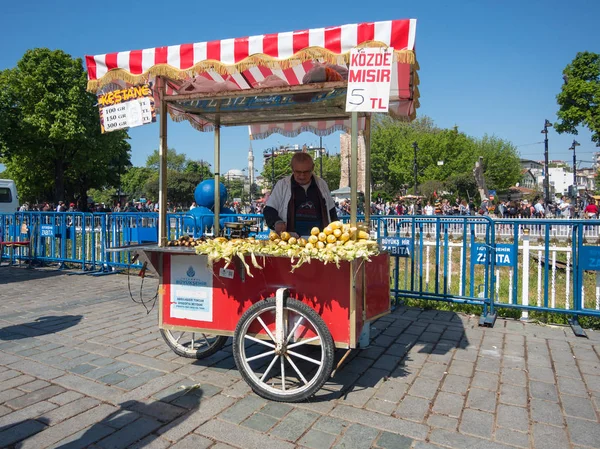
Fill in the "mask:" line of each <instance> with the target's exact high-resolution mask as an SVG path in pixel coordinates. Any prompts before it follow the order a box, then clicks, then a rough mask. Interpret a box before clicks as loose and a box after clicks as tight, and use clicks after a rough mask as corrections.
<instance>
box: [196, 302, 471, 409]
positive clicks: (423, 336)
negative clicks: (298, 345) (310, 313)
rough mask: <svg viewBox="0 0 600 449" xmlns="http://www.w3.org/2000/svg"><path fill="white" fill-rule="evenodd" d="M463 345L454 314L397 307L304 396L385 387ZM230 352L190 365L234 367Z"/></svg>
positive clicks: (320, 397) (324, 397)
mask: <svg viewBox="0 0 600 449" xmlns="http://www.w3.org/2000/svg"><path fill="white" fill-rule="evenodd" d="M468 345H469V341H468V339H467V336H466V334H465V329H464V324H463V322H462V320H461V319H460V316H459V315H458V314H456V313H454V312H449V311H437V310H429V311H423V310H421V309H415V308H410V309H407V308H400V309H398V310H396V311H395V312H394V313H392V314H390V315H387V316H385V317H383V318H380V319H379V320H377V321H376V322H374V323H373V324H372V330H371V342H370V345H369V347H368V348H365V349H353V350H351V351H350V354H349V355H348V357H347V359H346V360H345V361H344V363H343V364H342V365H341V366H340V367H339V368H338V369H337V370H335V371H334V373H335V375H334V376H333V377H331V378H330V379H329V380H328V381H327V382H326V383H325V385H324V386H323V387H322V388H321V390H319V391H318V392H317V393H316V394H315V395H314V396H313V397H312V398H310V399H309V400H308V401H309V402H323V401H329V400H335V399H339V398H342V397H344V398H347V397H348V396H349V395H351V394H355V393H358V392H360V391H361V390H366V389H369V388H374V387H377V388H380V387H381V383H382V382H389V383H390V386H388V387H386V388H385V389H384V390H389V389H390V388H392V384H393V383H396V384H397V383H399V382H404V383H406V382H408V381H409V376H415V375H416V373H417V372H418V370H419V369H420V368H421V366H422V365H423V363H424V361H425V359H428V360H429V361H435V362H437V363H439V367H438V366H436V367H434V368H437V369H440V368H443V365H444V363H445V364H446V365H447V364H448V362H449V361H450V359H451V358H452V356H453V353H454V351H455V350H461V349H465V348H466V347H467V346H468ZM231 351H232V348H231V345H230V344H228V345H226V346H225V347H224V348H223V349H222V350H221V351H218V352H217V353H215V354H213V355H211V356H210V357H207V358H204V359H200V360H195V361H194V362H193V364H194V365H198V366H205V367H208V368H209V369H217V370H219V371H221V372H223V371H227V370H233V369H236V367H235V362H234V360H233V357H232V353H231ZM258 352H260V347H259V348H258ZM345 353H346V350H343V349H337V350H336V352H335V364H338V363H339V361H340V360H341V359H342V358H343V357H344V355H345ZM300 365H301V364H300V363H299V364H298V366H300ZM334 368H335V365H334ZM274 370H275V371H276V369H274ZM290 371H291V369H290ZM442 372H443V370H442ZM275 374H276V373H275ZM411 380H412V379H410V381H411ZM394 381H395V382H394Z"/></svg>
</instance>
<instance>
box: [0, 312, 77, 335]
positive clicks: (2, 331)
mask: <svg viewBox="0 0 600 449" xmlns="http://www.w3.org/2000/svg"><path fill="white" fill-rule="evenodd" d="M82 318H83V315H62V316H42V317H39V318H38V319H36V320H35V321H32V322H30V323H22V324H14V325H12V326H6V327H3V328H0V340H8V341H10V340H21V339H24V338H31V337H39V336H40V335H48V334H53V333H55V332H60V331H63V330H65V329H68V328H69V327H73V326H76V325H77V324H78V323H79V322H80V321H81V319H82Z"/></svg>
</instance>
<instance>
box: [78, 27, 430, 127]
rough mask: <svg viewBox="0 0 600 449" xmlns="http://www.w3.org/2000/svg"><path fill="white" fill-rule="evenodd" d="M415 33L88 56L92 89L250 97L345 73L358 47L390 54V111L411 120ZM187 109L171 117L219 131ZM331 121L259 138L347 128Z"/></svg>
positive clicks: (335, 33)
mask: <svg viewBox="0 0 600 449" xmlns="http://www.w3.org/2000/svg"><path fill="white" fill-rule="evenodd" d="M415 32H416V20H415V19H406V20H390V21H383V22H371V23H361V24H351V25H342V26H336V27H330V28H316V29H310V30H301V31H293V32H284V33H275V34H264V35H259V36H250V37H242V38H236V39H223V40H219V41H211V42H202V43H195V44H183V45H173V46H168V47H157V48H150V49H145V50H132V51H123V52H118V53H107V54H103V55H96V56H86V64H87V69H88V89H89V90H91V91H94V92H97V91H105V90H106V89H108V88H110V87H111V86H114V85H118V86H124V85H133V84H139V83H142V82H149V81H150V82H152V81H153V80H154V78H155V77H157V76H161V77H162V78H164V79H166V95H167V96H170V98H173V97H174V96H176V95H180V94H188V95H186V99H189V98H190V95H189V94H194V93H198V94H203V95H204V96H205V97H206V94H208V93H211V92H214V93H220V94H223V92H227V91H245V92H243V95H248V94H250V95H251V92H252V89H255V88H265V87H284V86H297V85H301V84H307V83H310V82H316V81H311V80H310V79H311V74H312V73H314V72H315V71H316V70H318V69H319V68H321V67H324V66H327V67H332V68H333V69H334V70H336V71H337V72H338V73H342V72H343V70H345V69H346V67H347V64H348V59H349V55H350V51H351V50H352V48H355V47H365V46H379V47H392V48H393V49H394V61H395V64H394V67H395V70H393V77H392V87H391V92H390V112H391V113H393V114H395V115H397V116H400V117H406V118H407V119H411V118H413V117H414V116H415V113H416V108H417V107H418V106H419V102H418V97H419V93H418V87H417V86H418V76H417V69H418V64H417V62H416V58H415ZM328 73H330V72H328ZM334 75H335V74H334ZM335 76H337V75H335ZM340 79H341V78H337V79H335V81H340ZM345 79H346V80H347V75H346V78H345ZM307 80H308V81H307ZM325 81H334V80H333V79H327V80H325ZM107 85H108V86H107ZM187 106H188V107H183V106H182V105H180V104H178V102H177V101H170V102H169V112H170V114H171V116H172V118H173V119H175V120H189V121H190V123H192V125H193V126H194V127H195V128H197V129H199V130H202V131H209V130H212V129H213V126H212V123H211V121H210V120H206V116H205V115H204V114H194V110H193V109H191V108H190V107H189V104H188V105H187ZM200 115H202V116H203V117H199V116H200ZM328 122H329V123H331V124H332V125H331V126H330V127H329V126H327V125H326V121H319V122H303V123H297V124H295V125H294V126H291V125H290V124H289V123H288V124H277V123H270V124H269V126H268V129H266V128H265V126H263V127H262V128H261V132H258V133H257V136H267V135H268V134H270V133H271V132H282V133H285V134H286V135H293V133H294V132H296V131H294V130H312V131H314V132H316V133H317V134H321V135H323V134H328V133H330V132H333V131H336V130H339V129H344V128H345V127H346V125H345V124H344V123H340V120H339V118H338V119H336V120H329V121H328ZM342 122H344V120H342ZM298 132H302V131H298ZM257 138H258V137H257Z"/></svg>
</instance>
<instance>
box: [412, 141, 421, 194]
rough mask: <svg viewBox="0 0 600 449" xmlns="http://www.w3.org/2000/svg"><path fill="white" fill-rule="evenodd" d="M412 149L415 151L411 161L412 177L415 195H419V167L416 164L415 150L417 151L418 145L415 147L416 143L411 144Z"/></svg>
mask: <svg viewBox="0 0 600 449" xmlns="http://www.w3.org/2000/svg"><path fill="white" fill-rule="evenodd" d="M412 147H413V149H414V150H415V158H414V160H413V171H414V177H415V184H414V185H415V195H418V194H419V183H418V180H417V175H418V173H419V165H418V163H417V150H418V149H419V145H417V142H413V144H412Z"/></svg>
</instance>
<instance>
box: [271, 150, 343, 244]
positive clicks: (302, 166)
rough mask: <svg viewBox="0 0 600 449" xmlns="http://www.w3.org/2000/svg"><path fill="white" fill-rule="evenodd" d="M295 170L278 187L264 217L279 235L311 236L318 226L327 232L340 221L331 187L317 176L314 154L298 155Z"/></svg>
mask: <svg viewBox="0 0 600 449" xmlns="http://www.w3.org/2000/svg"><path fill="white" fill-rule="evenodd" d="M291 166H292V174H291V175H290V176H286V177H285V178H283V179H281V180H279V181H278V182H277V184H275V188H274V189H273V191H272V192H271V196H270V197H269V199H268V200H267V204H266V206H265V208H264V210H263V214H264V216H265V221H266V222H267V226H269V228H271V229H273V230H275V232H277V233H281V232H283V231H287V232H290V233H292V232H293V233H296V234H298V235H300V236H307V235H310V230H311V229H312V228H313V227H314V226H317V227H318V228H319V229H323V228H324V227H325V226H327V225H328V224H329V223H331V222H332V221H336V220H337V219H338V217H337V213H336V211H335V203H334V201H333V198H332V197H331V193H330V192H329V188H328V187H327V183H326V182H325V181H323V179H321V178H319V177H318V176H315V175H314V174H313V169H314V167H315V164H314V162H313V159H312V157H311V156H310V154H308V153H296V154H294V156H293V157H292V162H291Z"/></svg>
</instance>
